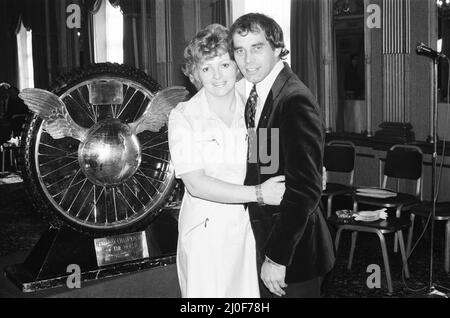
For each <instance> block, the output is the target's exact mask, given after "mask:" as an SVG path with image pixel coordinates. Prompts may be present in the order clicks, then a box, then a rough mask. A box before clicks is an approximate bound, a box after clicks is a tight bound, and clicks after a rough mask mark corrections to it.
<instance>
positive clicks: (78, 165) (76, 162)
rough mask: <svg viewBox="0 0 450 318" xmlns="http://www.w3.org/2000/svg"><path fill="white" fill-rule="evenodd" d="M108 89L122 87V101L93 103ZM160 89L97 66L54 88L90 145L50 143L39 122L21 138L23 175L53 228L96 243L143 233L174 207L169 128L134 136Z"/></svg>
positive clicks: (134, 75)
mask: <svg viewBox="0 0 450 318" xmlns="http://www.w3.org/2000/svg"><path fill="white" fill-rule="evenodd" d="M108 82H114V83H120V84H121V86H122V87H119V90H120V91H121V95H122V98H121V99H120V101H119V102H117V103H109V104H98V102H93V101H95V100H96V97H95V96H93V93H92V92H93V91H95V90H98V89H99V86H98V85H99V84H98V83H108ZM120 84H119V86H120ZM116 86H117V85H116ZM160 89H161V88H160V86H159V85H158V84H157V83H156V82H155V81H154V80H152V79H151V78H149V77H148V76H147V75H146V74H145V73H143V72H141V71H138V70H135V69H132V68H128V67H126V66H123V65H118V64H110V63H106V64H96V65H93V66H92V67H90V68H88V69H84V70H77V71H74V72H72V73H70V74H68V75H67V76H65V77H64V78H63V80H62V81H60V82H59V84H58V86H57V87H56V88H55V89H53V93H55V94H56V95H58V96H60V98H61V99H62V100H63V101H64V103H65V104H66V108H67V110H68V112H69V114H70V116H71V117H72V119H73V120H74V121H75V122H76V123H77V124H78V125H79V126H82V127H84V128H87V129H89V131H88V135H87V137H86V139H85V140H83V141H82V142H80V141H78V140H76V139H74V138H70V137H65V138H62V139H53V138H52V137H51V136H50V135H49V134H48V133H47V132H46V131H45V129H44V122H43V121H42V120H41V119H40V118H39V117H37V116H36V115H35V116H33V117H30V119H29V123H28V127H27V128H26V130H25V132H24V133H25V134H26V136H23V138H22V140H23V141H24V142H25V145H24V152H25V153H24V158H25V161H24V163H25V164H24V173H23V175H24V179H25V183H26V184H27V187H28V189H29V190H30V192H31V195H32V197H33V199H34V203H35V204H36V206H37V208H38V209H39V210H40V211H41V212H43V213H44V214H45V215H46V216H47V217H48V218H49V221H50V223H52V224H53V225H55V226H60V225H62V224H68V225H70V226H71V227H73V228H75V229H76V230H78V231H81V232H86V233H89V234H92V235H94V236H97V235H105V234H108V233H110V234H112V233H121V232H126V231H132V230H141V229H144V228H146V226H148V224H149V223H150V222H151V221H152V220H153V219H154V218H155V217H156V216H157V215H158V214H159V212H160V211H161V209H162V208H163V207H164V206H165V205H166V204H167V203H170V196H171V194H172V192H173V189H174V185H175V180H174V170H173V167H172V165H171V163H170V154H169V148H168V141H167V127H163V128H162V129H161V130H160V131H159V132H150V131H143V132H141V133H139V134H137V135H134V134H133V133H131V131H130V128H129V126H128V124H129V123H131V122H133V121H135V120H136V119H137V118H139V117H140V116H141V115H142V113H143V112H144V110H145V109H146V106H147V105H148V104H149V103H150V101H151V100H152V98H153V96H154V95H155V94H156V93H157V92H158V91H159V90H160Z"/></svg>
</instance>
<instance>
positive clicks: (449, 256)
mask: <svg viewBox="0 0 450 318" xmlns="http://www.w3.org/2000/svg"><path fill="white" fill-rule="evenodd" d="M444 248H445V252H444V254H445V272H446V273H448V272H450V220H447V223H446V224H445V246H444Z"/></svg>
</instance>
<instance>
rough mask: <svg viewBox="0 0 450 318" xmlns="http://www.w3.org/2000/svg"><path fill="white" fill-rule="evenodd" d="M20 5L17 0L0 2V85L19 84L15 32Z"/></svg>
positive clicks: (18, 21)
mask: <svg viewBox="0 0 450 318" xmlns="http://www.w3.org/2000/svg"><path fill="white" fill-rule="evenodd" d="M21 5H22V4H21V2H20V1H17V0H2V1H0V30H1V32H0V83H3V82H5V83H9V84H11V85H12V86H15V87H17V86H18V84H19V83H18V82H19V76H18V58H17V41H16V32H17V29H18V26H19V23H20V10H21Z"/></svg>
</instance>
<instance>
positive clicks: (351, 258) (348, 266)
mask: <svg viewBox="0 0 450 318" xmlns="http://www.w3.org/2000/svg"><path fill="white" fill-rule="evenodd" d="M357 237H358V232H357V231H353V232H352V245H351V247H350V255H349V256H348V264H347V270H351V269H352V264H353V256H354V255H355V247H356V239H357Z"/></svg>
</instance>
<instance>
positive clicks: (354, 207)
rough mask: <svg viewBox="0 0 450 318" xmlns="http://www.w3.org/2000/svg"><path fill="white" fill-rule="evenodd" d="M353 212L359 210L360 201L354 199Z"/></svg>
mask: <svg viewBox="0 0 450 318" xmlns="http://www.w3.org/2000/svg"><path fill="white" fill-rule="evenodd" d="M353 212H358V202H356V201H353Z"/></svg>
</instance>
